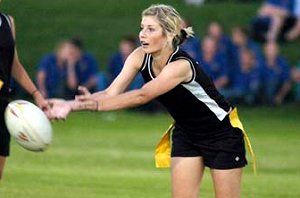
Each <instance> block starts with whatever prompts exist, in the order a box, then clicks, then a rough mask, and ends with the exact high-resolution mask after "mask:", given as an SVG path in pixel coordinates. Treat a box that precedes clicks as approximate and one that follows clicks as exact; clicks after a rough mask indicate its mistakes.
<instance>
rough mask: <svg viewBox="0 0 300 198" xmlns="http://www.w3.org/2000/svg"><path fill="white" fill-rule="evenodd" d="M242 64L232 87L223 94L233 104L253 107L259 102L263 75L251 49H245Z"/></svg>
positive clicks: (242, 52)
mask: <svg viewBox="0 0 300 198" xmlns="http://www.w3.org/2000/svg"><path fill="white" fill-rule="evenodd" d="M239 59H240V64H239V69H238V71H237V73H236V74H235V76H234V78H233V80H232V85H231V86H230V87H229V88H228V89H226V90H224V91H223V92H222V94H223V95H224V96H225V97H227V98H228V99H229V100H231V101H232V102H233V103H238V104H246V105H253V104H255V103H257V102H258V100H259V93H260V87H261V75H260V70H259V66H258V62H257V61H256V59H255V55H254V53H253V51H252V50H251V49H247V48H243V49H241V52H240V58H239Z"/></svg>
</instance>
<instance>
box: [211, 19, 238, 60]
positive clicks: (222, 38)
mask: <svg viewBox="0 0 300 198" xmlns="http://www.w3.org/2000/svg"><path fill="white" fill-rule="evenodd" d="M207 34H208V35H209V36H211V37H213V38H214V39H216V41H217V48H218V53H219V54H221V55H222V56H223V57H224V58H225V61H226V64H227V65H230V64H232V62H231V60H232V58H233V53H232V45H233V44H232V41H231V39H230V38H229V37H228V36H227V35H226V34H225V33H224V31H223V27H222V25H221V24H220V23H219V22H217V21H212V22H211V23H210V24H209V26H208V31H207Z"/></svg>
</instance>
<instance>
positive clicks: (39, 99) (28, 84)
mask: <svg viewBox="0 0 300 198" xmlns="http://www.w3.org/2000/svg"><path fill="white" fill-rule="evenodd" d="M9 18H10V21H11V30H12V34H13V37H14V39H15V38H16V32H15V24H14V19H13V18H12V17H11V16H9ZM12 76H13V78H14V79H15V80H16V81H17V82H18V83H19V84H20V85H21V86H22V87H23V88H24V89H25V90H26V91H27V92H28V93H30V94H31V95H32V97H33V98H34V100H35V102H36V104H37V105H38V106H39V107H41V108H45V107H47V102H46V100H45V99H44V97H43V96H42V94H41V93H40V92H39V91H38V89H37V88H36V86H35V85H34V84H33V82H32V81H31V79H30V78H29V75H28V74H27V72H26V70H25V69H24V67H23V65H22V64H21V63H20V60H19V57H18V52H17V48H15V54H14V58H13V65H12Z"/></svg>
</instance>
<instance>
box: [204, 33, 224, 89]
mask: <svg viewBox="0 0 300 198" xmlns="http://www.w3.org/2000/svg"><path fill="white" fill-rule="evenodd" d="M201 58H202V59H201V61H200V66H201V67H203V69H204V71H205V72H206V73H207V74H208V75H209V76H210V77H211V78H212V80H213V82H214V84H215V86H216V88H217V89H219V90H221V89H223V88H225V87H226V86H227V84H228V70H227V65H226V62H225V59H224V57H222V56H221V55H220V54H218V53H217V42H216V40H215V39H214V38H213V37H210V36H207V37H205V38H204V39H203V42H202V56H201Z"/></svg>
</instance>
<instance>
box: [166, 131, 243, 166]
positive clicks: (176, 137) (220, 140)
mask: <svg viewBox="0 0 300 198" xmlns="http://www.w3.org/2000/svg"><path fill="white" fill-rule="evenodd" d="M197 156H200V157H202V158H203V162H204V165H205V166H207V167H209V168H212V169H233V168H241V167H244V166H245V165H246V164H247V160H246V151H245V144H244V139H243V133H242V131H241V130H240V129H239V128H234V127H229V129H226V130H225V131H223V132H222V133H220V134H217V135H215V136H212V137H211V138H205V139H203V138H199V136H198V137H197V136H193V135H191V134H189V133H187V132H184V131H182V130H181V129H179V128H175V129H174V130H173V134H172V152H171V157H197Z"/></svg>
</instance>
